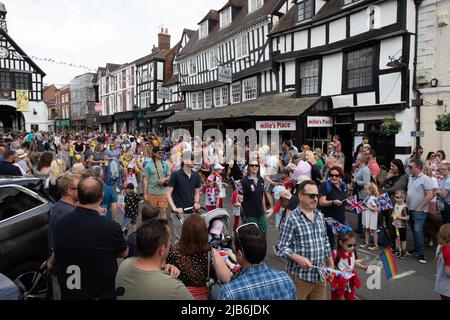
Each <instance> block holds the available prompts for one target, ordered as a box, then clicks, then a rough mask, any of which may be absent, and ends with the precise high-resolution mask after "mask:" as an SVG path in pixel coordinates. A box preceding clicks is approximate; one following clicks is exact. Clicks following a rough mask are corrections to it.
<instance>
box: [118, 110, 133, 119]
mask: <svg viewBox="0 0 450 320" xmlns="http://www.w3.org/2000/svg"><path fill="white" fill-rule="evenodd" d="M135 118H136V112H134V111H127V112H120V113H116V114H115V115H114V119H116V120H128V119H135Z"/></svg>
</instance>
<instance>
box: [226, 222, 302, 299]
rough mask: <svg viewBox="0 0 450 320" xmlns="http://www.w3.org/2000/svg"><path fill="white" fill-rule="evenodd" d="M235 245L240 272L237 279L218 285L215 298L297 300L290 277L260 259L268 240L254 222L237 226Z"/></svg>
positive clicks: (263, 255)
mask: <svg viewBox="0 0 450 320" xmlns="http://www.w3.org/2000/svg"><path fill="white" fill-rule="evenodd" d="M234 244H235V247H236V259H237V260H238V261H237V262H238V263H239V264H240V265H241V266H242V268H243V271H242V273H241V275H240V277H239V278H237V279H236V280H233V281H231V282H230V283H227V284H226V285H224V286H223V287H222V288H221V290H220V292H219V297H218V300H296V298H297V294H296V288H295V286H294V282H293V281H292V280H291V279H290V278H289V276H288V275H287V274H286V273H285V272H283V271H279V270H275V269H270V268H269V267H267V265H266V264H265V263H264V262H263V261H264V258H265V257H266V254H267V241H266V237H265V236H264V234H263V233H262V232H260V231H259V229H258V226H257V224H256V223H249V224H245V225H242V226H241V227H239V228H238V229H237V230H236V234H235V237H234Z"/></svg>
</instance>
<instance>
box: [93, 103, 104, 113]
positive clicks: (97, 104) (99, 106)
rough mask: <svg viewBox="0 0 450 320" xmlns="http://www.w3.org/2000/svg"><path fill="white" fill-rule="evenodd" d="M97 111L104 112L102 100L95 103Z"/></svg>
mask: <svg viewBox="0 0 450 320" xmlns="http://www.w3.org/2000/svg"><path fill="white" fill-rule="evenodd" d="M95 112H96V113H102V112H103V106H102V103H101V102H97V103H96V104H95Z"/></svg>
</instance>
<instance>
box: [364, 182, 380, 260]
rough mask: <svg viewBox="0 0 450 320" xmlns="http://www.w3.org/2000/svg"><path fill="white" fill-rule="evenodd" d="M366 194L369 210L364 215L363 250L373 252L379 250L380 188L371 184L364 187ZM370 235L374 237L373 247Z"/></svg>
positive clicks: (366, 203) (366, 204)
mask: <svg viewBox="0 0 450 320" xmlns="http://www.w3.org/2000/svg"><path fill="white" fill-rule="evenodd" d="M364 193H365V194H366V195H367V196H366V199H365V200H364V202H365V206H366V207H367V209H366V210H365V211H364V212H363V213H362V225H363V227H364V233H365V240H366V241H365V244H363V245H361V248H368V249H369V250H371V251H375V250H378V234H377V230H378V212H379V208H378V205H377V197H379V196H380V193H379V192H378V187H377V185H376V184H375V183H373V182H371V183H368V184H366V185H365V186H364ZM370 235H372V237H373V242H374V245H373V246H369V238H370Z"/></svg>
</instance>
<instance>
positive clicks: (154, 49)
mask: <svg viewBox="0 0 450 320" xmlns="http://www.w3.org/2000/svg"><path fill="white" fill-rule="evenodd" d="M157 51H158V48H157V47H156V46H155V45H153V49H152V53H155V52H157Z"/></svg>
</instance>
